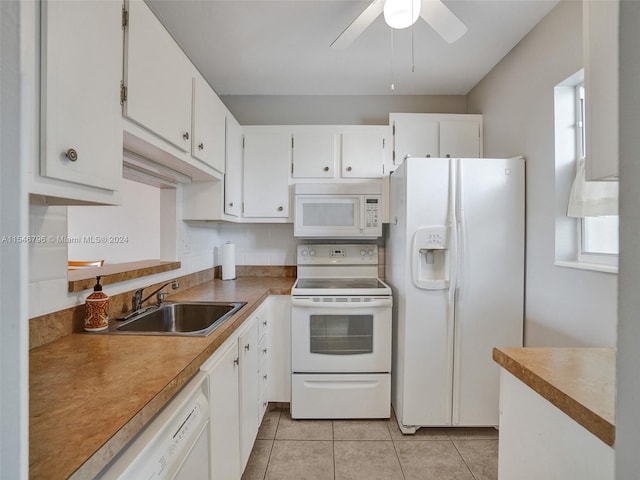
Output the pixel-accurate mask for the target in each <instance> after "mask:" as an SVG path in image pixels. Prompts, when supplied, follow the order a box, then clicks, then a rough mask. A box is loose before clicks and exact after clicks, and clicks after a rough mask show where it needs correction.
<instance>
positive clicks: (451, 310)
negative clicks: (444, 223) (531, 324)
mask: <svg viewBox="0 0 640 480" xmlns="http://www.w3.org/2000/svg"><path fill="white" fill-rule="evenodd" d="M456 167H457V165H456V162H455V161H454V160H450V161H449V213H448V217H449V218H448V222H449V232H450V237H449V259H450V261H449V274H448V275H449V291H448V292H447V392H449V398H450V399H453V397H452V395H453V371H454V368H455V362H454V358H455V355H456V351H455V346H454V339H455V329H456V324H455V318H456V309H455V295H456V286H457V283H458V275H457V274H458V220H457V216H456V214H457V211H456V203H457V186H458V185H457V173H456V170H457V169H456ZM452 417H453V403H452V401H449V402H448V403H447V412H446V418H447V419H449V421H451V419H452Z"/></svg>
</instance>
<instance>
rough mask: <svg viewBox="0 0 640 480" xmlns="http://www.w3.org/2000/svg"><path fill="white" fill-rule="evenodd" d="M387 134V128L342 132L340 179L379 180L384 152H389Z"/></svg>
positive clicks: (383, 161) (383, 162)
mask: <svg viewBox="0 0 640 480" xmlns="http://www.w3.org/2000/svg"><path fill="white" fill-rule="evenodd" d="M388 134H389V128H388V127H371V126H363V127H352V128H350V129H349V130H347V131H344V132H343V133H342V167H341V168H342V177H343V178H381V177H382V176H383V175H384V173H385V172H384V164H385V156H386V152H387V151H390V150H391V148H390V142H389V138H388V137H389V135H388ZM387 173H388V172H387Z"/></svg>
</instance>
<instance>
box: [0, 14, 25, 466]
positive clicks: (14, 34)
mask: <svg viewBox="0 0 640 480" xmlns="http://www.w3.org/2000/svg"><path fill="white" fill-rule="evenodd" d="M19 19H20V4H19V3H18V2H0V85H1V86H2V88H1V89H0V105H2V108H1V109H0V235H7V236H16V237H17V236H24V235H26V234H27V231H26V230H27V186H26V167H25V166H26V164H27V163H28V162H27V158H29V157H28V156H27V155H25V153H26V152H25V143H26V142H25V141H24V138H23V127H24V125H23V124H22V122H24V121H25V118H24V116H23V102H24V99H23V97H22V90H23V87H24V86H23V85H22V81H23V79H22V78H21V70H20V65H21V63H20V53H21V52H20V46H21V44H20V41H21V37H20V35H21V33H22V32H21V29H20V22H19ZM0 266H1V268H0V425H2V429H0V478H13V479H26V478H27V477H28V466H29V445H28V442H27V440H28V436H29V432H28V421H29V390H28V389H29V382H28V371H29V370H28V369H29V358H28V350H29V331H28V322H27V321H26V318H27V247H26V244H24V243H20V242H16V241H12V240H11V239H9V240H8V241H2V242H0Z"/></svg>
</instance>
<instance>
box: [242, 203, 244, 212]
mask: <svg viewBox="0 0 640 480" xmlns="http://www.w3.org/2000/svg"><path fill="white" fill-rule="evenodd" d="M242 214H243V215H244V202H242Z"/></svg>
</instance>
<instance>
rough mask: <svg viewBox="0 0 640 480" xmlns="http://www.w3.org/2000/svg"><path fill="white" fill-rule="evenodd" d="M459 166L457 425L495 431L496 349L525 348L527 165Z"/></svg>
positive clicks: (483, 162)
mask: <svg viewBox="0 0 640 480" xmlns="http://www.w3.org/2000/svg"><path fill="white" fill-rule="evenodd" d="M457 162H458V169H457V170H458V188H457V195H458V203H457V209H458V213H457V221H458V232H459V252H460V253H459V258H458V262H459V267H458V290H457V292H456V307H455V308H456V323H455V334H454V337H455V340H454V352H455V359H454V382H453V418H452V420H453V424H454V425H466V426H472V425H497V424H498V398H499V373H500V372H499V367H498V365H496V364H495V363H494V362H493V360H492V356H491V355H492V349H493V347H520V346H522V330H523V296H524V293H523V292H524V233H525V232H524V221H525V218H524V199H525V197H524V185H525V183H524V180H525V169H524V160H523V159H461V160H457Z"/></svg>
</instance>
